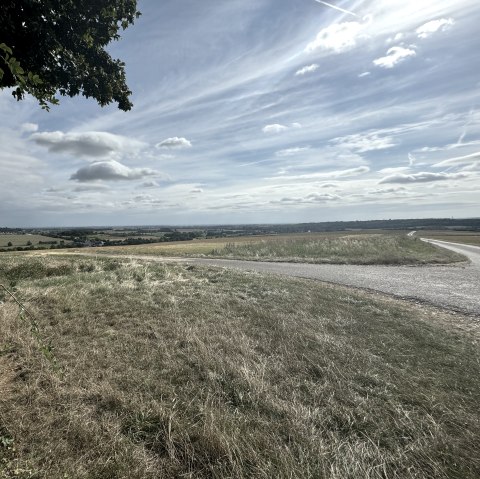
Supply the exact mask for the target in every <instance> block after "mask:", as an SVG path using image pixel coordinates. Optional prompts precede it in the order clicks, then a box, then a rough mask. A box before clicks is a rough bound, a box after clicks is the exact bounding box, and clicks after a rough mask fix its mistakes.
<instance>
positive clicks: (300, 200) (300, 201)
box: [270, 193, 340, 205]
mask: <svg viewBox="0 0 480 479" xmlns="http://www.w3.org/2000/svg"><path fill="white" fill-rule="evenodd" d="M339 199H340V196H338V195H334V194H330V193H310V194H309V195H306V196H303V197H285V198H282V199H280V200H272V201H270V204H280V205H304V204H315V203H326V202H329V201H333V200H339Z"/></svg>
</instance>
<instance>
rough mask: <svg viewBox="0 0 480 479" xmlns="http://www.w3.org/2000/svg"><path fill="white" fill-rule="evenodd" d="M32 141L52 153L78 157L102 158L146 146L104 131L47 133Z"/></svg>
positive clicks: (38, 134)
mask: <svg viewBox="0 0 480 479" xmlns="http://www.w3.org/2000/svg"><path fill="white" fill-rule="evenodd" d="M30 139H32V140H33V141H35V143H37V144H38V145H41V146H44V147H46V148H48V150H49V151H50V152H52V153H70V154H73V155H76V156H91V157H102V156H106V155H108V154H109V153H112V152H132V151H138V150H140V149H142V148H143V147H144V146H145V144H144V143H141V142H139V141H137V140H132V139H130V138H126V137H124V136H120V135H114V134H112V133H107V132H104V131H89V132H85V133H63V132H61V131H45V132H40V133H34V134H33V135H32V136H31V137H30Z"/></svg>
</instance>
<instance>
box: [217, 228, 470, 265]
mask: <svg viewBox="0 0 480 479" xmlns="http://www.w3.org/2000/svg"><path fill="white" fill-rule="evenodd" d="M212 255H214V256H217V257H222V258H235V259H246V260H254V261H255V260H260V261H294V262H308V263H341V264H426V263H452V262H455V261H462V260H465V258H464V257H463V256H462V255H459V254H457V253H453V252H451V251H449V250H446V249H444V248H438V247H436V246H433V245H431V244H428V243H425V242H424V241H421V240H420V239H418V238H411V237H407V236H405V235H361V236H356V235H355V236H354V235H350V236H343V237H337V238H329V237H325V238H319V239H308V238H302V239H297V240H290V239H282V240H275V239H271V240H267V241H261V242H257V243H248V244H247V243H244V244H235V243H231V244H229V245H226V246H225V247H223V248H219V249H215V250H213V251H212Z"/></svg>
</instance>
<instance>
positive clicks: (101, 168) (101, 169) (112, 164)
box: [70, 160, 158, 183]
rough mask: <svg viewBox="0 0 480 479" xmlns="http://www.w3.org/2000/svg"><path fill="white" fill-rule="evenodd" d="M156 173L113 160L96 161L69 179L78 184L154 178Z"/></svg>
mask: <svg viewBox="0 0 480 479" xmlns="http://www.w3.org/2000/svg"><path fill="white" fill-rule="evenodd" d="M156 175H158V172H156V171H154V170H151V169H149V168H129V167H128V166H125V165H122V164H121V163H119V162H118V161H115V160H107V161H96V162H94V163H91V164H89V165H87V166H84V167H82V168H80V169H79V170H77V172H76V173H74V174H73V175H72V176H71V177H70V179H71V180H76V181H78V182H80V183H84V182H88V181H97V180H103V181H119V180H138V179H141V178H144V177H146V176H156Z"/></svg>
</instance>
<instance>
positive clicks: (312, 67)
mask: <svg viewBox="0 0 480 479" xmlns="http://www.w3.org/2000/svg"><path fill="white" fill-rule="evenodd" d="M318 69H319V65H318V64H317V63H312V65H308V66H305V67H303V68H300V70H297V71H296V72H295V76H303V75H305V74H307V73H313V72H315V71H317V70H318Z"/></svg>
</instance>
